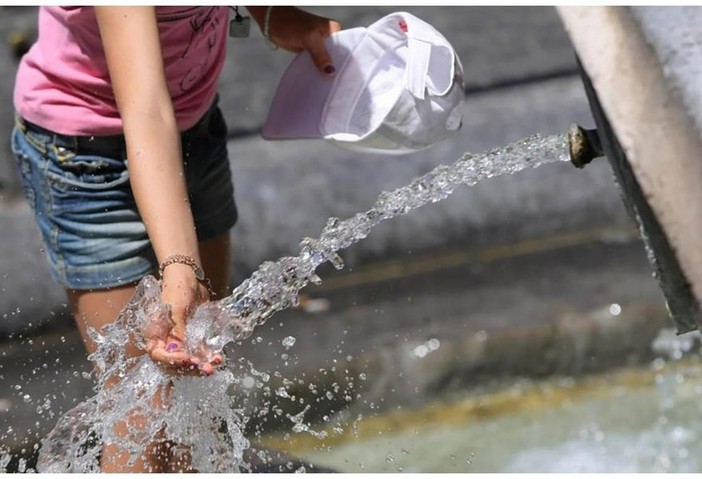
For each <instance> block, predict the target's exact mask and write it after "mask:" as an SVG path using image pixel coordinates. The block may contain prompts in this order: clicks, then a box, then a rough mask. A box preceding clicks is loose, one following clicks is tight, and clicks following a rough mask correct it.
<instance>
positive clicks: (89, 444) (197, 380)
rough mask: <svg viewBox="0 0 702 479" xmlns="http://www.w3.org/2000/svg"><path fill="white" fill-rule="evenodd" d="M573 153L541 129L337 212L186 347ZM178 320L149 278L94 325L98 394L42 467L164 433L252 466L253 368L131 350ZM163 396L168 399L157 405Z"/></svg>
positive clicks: (90, 459) (256, 317) (81, 464)
mask: <svg viewBox="0 0 702 479" xmlns="http://www.w3.org/2000/svg"><path fill="white" fill-rule="evenodd" d="M568 160H569V155H568V142H567V138H566V136H565V135H554V136H541V135H534V136H531V137H528V138H525V139H522V140H519V141H516V142H514V143H511V144H509V145H506V146H504V147H501V148H496V149H493V150H490V151H488V152H486V153H482V154H470V153H466V154H464V155H463V156H462V157H461V158H459V159H458V160H457V161H456V162H455V163H454V164H452V165H450V166H449V165H441V166H439V167H437V168H435V169H434V170H432V171H430V172H429V173H427V174H425V175H423V176H421V177H419V178H416V179H415V180H414V181H412V182H411V183H410V184H409V185H407V186H404V187H401V188H398V189H396V190H393V191H390V192H383V193H381V194H380V196H379V197H378V199H377V201H376V202H375V204H374V205H373V206H372V207H371V208H370V209H369V210H368V211H365V212H362V213H358V214H356V215H354V216H353V217H351V218H348V219H345V220H340V219H338V218H330V219H329V220H328V222H327V225H326V227H325V228H324V230H323V231H322V233H321V235H320V237H319V238H318V239H313V238H305V239H303V240H302V242H301V243H300V249H301V251H300V254H299V255H298V256H288V257H283V258H280V259H278V260H277V261H270V262H265V263H263V264H262V265H261V266H260V267H259V269H258V270H257V271H256V272H254V273H253V274H252V275H251V276H250V277H249V278H248V279H246V280H245V281H244V282H242V283H241V284H240V285H239V286H238V287H237V288H236V289H235V290H234V291H233V293H232V294H231V295H230V296H228V297H226V298H224V299H222V300H219V301H213V302H209V303H206V304H203V305H201V306H200V307H199V308H198V309H197V310H196V311H195V313H194V314H193V317H192V318H191V319H190V320H189V322H188V327H187V334H186V337H187V345H186V346H187V348H188V349H189V350H190V351H191V352H193V353H194V354H197V355H199V356H200V357H202V358H203V359H207V358H208V357H209V356H210V355H212V354H214V353H219V352H222V351H223V350H224V348H225V346H227V345H228V344H230V343H234V342H236V341H240V340H242V339H245V338H247V337H248V336H250V335H251V334H252V332H253V331H254V329H255V328H256V327H257V326H260V325H261V324H263V323H264V322H265V321H266V320H268V319H269V318H270V317H271V316H272V315H273V314H274V313H275V312H277V311H280V310H283V309H285V308H288V307H290V306H293V305H296V304H297V301H298V292H299V291H300V289H302V288H304V287H305V286H306V285H308V284H309V283H315V284H318V283H319V282H321V279H320V278H319V277H318V276H317V275H316V273H315V271H316V269H317V267H318V266H320V265H321V264H323V263H325V262H327V261H329V262H331V263H332V264H333V265H334V267H336V268H337V269H341V268H343V261H342V259H341V257H340V256H339V254H338V252H339V251H340V250H342V249H344V248H347V247H349V246H350V245H352V244H354V243H356V242H358V241H360V240H362V239H363V238H365V237H366V236H368V234H370V232H371V230H372V229H373V228H374V227H375V226H377V225H378V224H380V223H382V222H383V221H385V220H388V219H391V218H394V217H396V216H399V215H403V214H407V213H409V212H410V211H412V210H414V209H416V208H419V207H421V206H423V205H425V204H428V203H433V202H437V201H441V200H443V199H445V198H446V197H448V196H449V195H450V194H451V193H452V192H453V191H454V189H456V188H457V187H459V186H463V185H467V186H470V185H474V184H476V183H478V182H479V181H482V180H485V179H488V178H491V177H495V176H499V175H504V174H512V173H516V172H518V171H521V170H523V169H525V168H528V167H538V166H541V165H543V164H546V163H551V162H555V161H568ZM169 327H170V323H169V319H168V310H167V308H166V307H165V305H163V304H162V303H161V302H160V285H159V282H158V281H157V280H156V279H155V278H154V277H152V276H147V277H146V278H144V279H143V280H142V281H141V282H140V283H139V285H138V287H137V291H136V293H135V295H134V297H133V298H132V300H131V301H130V303H129V304H128V305H127V307H126V308H125V309H124V310H123V311H122V313H121V314H120V316H119V318H118V319H117V320H116V321H115V322H114V323H112V324H110V325H108V326H106V327H105V328H103V330H102V331H99V332H97V331H92V332H91V335H92V337H93V339H94V340H95V341H96V343H97V344H98V350H97V352H96V353H95V354H94V355H93V356H92V357H91V359H92V360H93V361H94V362H95V364H96V366H97V369H96V370H97V371H99V374H97V375H96V378H95V379H96V395H95V396H93V397H92V398H90V399H88V400H86V401H84V402H83V403H81V404H79V405H78V406H76V407H75V408H73V409H72V410H71V411H69V412H68V413H66V414H65V415H64V416H63V417H62V418H61V419H60V420H59V421H58V423H57V425H56V427H55V428H54V429H53V430H52V431H51V433H50V434H49V435H48V436H47V437H46V438H45V439H44V440H43V441H42V445H41V450H40V455H39V462H38V464H37V469H38V470H39V472H55V473H58V472H98V471H99V470H100V454H101V443H102V442H111V443H118V444H120V445H121V446H122V447H123V448H124V449H125V450H127V451H129V453H130V456H131V460H132V461H134V460H136V459H137V458H138V456H139V455H140V454H142V453H143V449H144V445H145V444H148V443H150V442H152V441H154V440H155V439H156V438H162V437H164V436H165V437H168V438H169V439H171V440H172V441H174V442H175V443H177V444H179V445H180V447H182V448H183V450H184V451H187V452H188V453H189V455H190V456H191V458H192V465H193V467H194V468H195V469H196V470H198V471H200V472H232V471H242V470H247V469H248V467H249V465H248V464H247V462H246V461H245V460H244V451H246V450H247V448H249V442H248V440H247V439H246V438H245V436H244V434H243V428H244V425H245V424H246V420H247V418H246V416H245V414H244V412H243V409H241V405H238V404H234V400H233V396H232V395H230V394H229V392H231V391H232V390H233V389H236V388H240V387H241V386H242V384H241V382H242V381H243V378H244V375H241V374H238V372H237V371H236V370H235V368H234V367H232V365H230V366H229V367H224V368H219V369H218V370H217V372H216V373H215V374H213V375H212V376H210V377H207V378H201V377H176V378H174V377H173V376H171V375H168V374H167V373H165V372H164V371H163V370H162V369H161V368H160V367H159V366H158V365H156V364H155V363H153V362H152V361H151V360H150V359H149V358H148V357H146V356H142V357H139V358H128V357H126V356H125V354H124V347H125V344H127V342H128V341H130V340H132V341H135V342H137V343H138V344H141V345H145V344H146V342H147V341H148V340H149V338H150V337H152V336H159V335H160V332H161V331H162V330H163V328H169ZM252 374H253V375H254V376H255V377H256V379H257V381H258V382H259V383H260V384H262V385H263V387H266V386H265V385H266V384H267V383H268V382H269V380H270V376H269V375H268V374H267V373H265V372H258V371H256V370H255V369H252V368H251V369H249V370H248V371H247V375H246V378H247V379H250V377H251V376H250V375H252ZM115 382H116V384H114V383H115ZM155 399H158V400H159V401H160V402H161V403H163V404H164V405H165V406H163V407H154V400H155ZM300 406H301V407H300V413H299V414H297V415H294V416H291V417H290V420H291V421H292V423H293V427H292V429H293V431H294V432H299V431H305V432H308V433H312V434H314V431H312V430H311V429H310V427H309V425H308V424H307V423H306V422H305V414H306V412H307V411H308V410H309V408H310V407H312V406H311V405H309V404H308V405H305V404H301V405H300ZM127 415H132V416H140V415H141V416H144V417H148V420H147V421H145V426H144V427H142V428H135V427H132V426H129V427H128V433H127V434H119V435H118V434H116V433H115V432H114V426H115V424H117V423H119V422H120V421H121V420H122V418H124V417H126V416H127ZM261 459H262V460H263V461H264V462H265V460H266V458H265V457H261ZM2 463H3V458H2V457H1V456H0V466H2Z"/></svg>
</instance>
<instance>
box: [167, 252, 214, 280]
mask: <svg viewBox="0 0 702 479" xmlns="http://www.w3.org/2000/svg"><path fill="white" fill-rule="evenodd" d="M174 263H180V264H185V265H188V266H190V267H191V268H192V269H193V271H194V272H195V277H196V278H197V279H198V280H199V281H205V272H204V271H203V270H202V267H201V266H200V265H199V264H197V263H196V262H195V260H194V259H193V258H191V257H190V256H187V255H184V254H173V255H171V256H169V257H168V258H166V259H164V260H163V262H162V263H161V264H160V265H159V267H158V275H159V276H160V277H161V278H163V270H164V269H166V266H168V265H171V264H174Z"/></svg>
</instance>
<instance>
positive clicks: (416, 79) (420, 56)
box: [405, 37, 431, 100]
mask: <svg viewBox="0 0 702 479" xmlns="http://www.w3.org/2000/svg"><path fill="white" fill-rule="evenodd" d="M407 47H408V49H409V56H408V58H407V69H406V70H405V84H406V85H407V89H408V90H409V92H410V93H412V95H414V96H415V97H416V98H419V99H420V100H423V99H424V92H425V91H426V87H427V73H428V72H429V58H430V57H431V43H429V42H425V41H424V40H420V39H419V38H413V37H409V38H408V39H407Z"/></svg>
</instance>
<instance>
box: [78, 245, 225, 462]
mask: <svg viewBox="0 0 702 479" xmlns="http://www.w3.org/2000/svg"><path fill="white" fill-rule="evenodd" d="M199 246H200V257H201V258H202V262H203V265H202V266H203V269H204V270H205V274H206V275H207V277H208V278H209V279H210V282H211V284H212V290H213V293H214V294H213V298H212V299H217V298H222V297H223V296H224V295H226V294H227V292H228V289H229V281H230V272H229V265H230V261H229V259H230V250H229V234H228V233H227V234H224V235H221V236H218V237H216V238H213V239H211V240H208V241H204V242H201V243H200V245H199ZM135 288H136V284H132V285H127V286H120V287H116V288H111V289H107V290H96V291H85V290H73V289H69V290H67V291H66V293H67V296H68V300H69V304H70V307H71V311H72V312H73V316H74V318H75V320H76V324H77V326H78V330H79V331H80V334H81V337H82V338H83V343H84V344H85V348H86V350H87V351H88V353H89V354H91V353H93V352H95V350H96V344H95V343H94V342H93V341H92V340H91V339H90V337H89V336H88V333H87V331H88V328H93V329H95V330H97V331H99V330H100V329H101V328H102V327H103V326H104V325H105V324H108V323H112V322H114V321H115V319H117V316H118V315H119V313H120V311H122V309H123V308H124V306H126V304H127V303H128V302H129V300H130V299H131V297H132V295H133V294H134V291H135ZM126 353H127V355H128V356H131V357H136V356H140V355H142V354H145V352H144V351H143V350H141V349H139V348H137V347H136V346H135V345H133V344H129V345H128V346H127V350H126ZM157 396H158V397H160V395H157ZM154 407H162V405H161V404H154ZM145 420H146V418H144V417H134V418H130V421H131V422H132V423H133V424H134V425H136V426H138V424H139V423H140V422H142V421H145ZM116 432H117V433H118V434H126V424H124V423H121V424H119V425H118V426H117V431H116ZM169 449H170V448H169V447H167V446H164V443H155V444H151V445H149V446H148V447H147V448H146V450H145V455H144V456H143V457H142V458H140V459H139V460H138V461H137V462H136V463H135V464H134V465H133V466H128V465H127V461H128V458H129V457H128V454H127V453H126V452H125V451H123V450H122V449H121V448H120V447H119V445H117V444H104V445H103V452H102V464H101V468H102V472H167V471H168V470H170V469H173V470H179V471H182V470H187V469H188V467H189V466H188V465H187V464H186V462H187V460H186V459H184V457H187V454H186V455H183V454H182V453H179V454H177V455H176V454H174V455H173V457H170V456H171V455H170V453H169ZM176 456H177V457H176Z"/></svg>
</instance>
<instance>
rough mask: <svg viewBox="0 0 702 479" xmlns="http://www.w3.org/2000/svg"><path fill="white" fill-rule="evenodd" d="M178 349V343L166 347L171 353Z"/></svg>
mask: <svg viewBox="0 0 702 479" xmlns="http://www.w3.org/2000/svg"><path fill="white" fill-rule="evenodd" d="M176 349H178V343H173V342H172V343H168V344H167V345H166V351H167V352H169V353H170V352H173V351H175V350H176Z"/></svg>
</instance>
